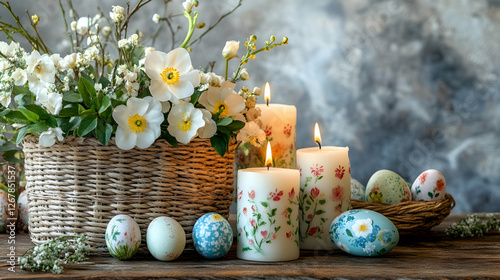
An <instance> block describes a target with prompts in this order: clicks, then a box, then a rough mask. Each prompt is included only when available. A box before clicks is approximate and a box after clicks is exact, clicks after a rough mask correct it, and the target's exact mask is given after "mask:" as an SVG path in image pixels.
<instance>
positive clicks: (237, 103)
mask: <svg viewBox="0 0 500 280" xmlns="http://www.w3.org/2000/svg"><path fill="white" fill-rule="evenodd" d="M224 102H225V103H226V105H227V107H228V108H229V111H230V112H231V113H239V112H241V111H243V109H245V99H243V97H242V96H241V95H239V94H231V95H229V96H228V97H227V98H226V99H225V100H224Z"/></svg>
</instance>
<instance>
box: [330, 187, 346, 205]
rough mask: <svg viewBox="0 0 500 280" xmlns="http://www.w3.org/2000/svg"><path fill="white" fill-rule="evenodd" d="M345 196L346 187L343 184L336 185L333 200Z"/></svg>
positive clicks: (333, 190)
mask: <svg viewBox="0 0 500 280" xmlns="http://www.w3.org/2000/svg"><path fill="white" fill-rule="evenodd" d="M343 197H344V188H342V187H341V186H338V185H337V186H336V187H335V188H333V189H332V196H331V198H332V200H333V201H337V200H342V198H343Z"/></svg>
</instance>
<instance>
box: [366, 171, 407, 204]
mask: <svg viewBox="0 0 500 280" xmlns="http://www.w3.org/2000/svg"><path fill="white" fill-rule="evenodd" d="M365 196H366V200H367V201H370V202H380V203H384V204H397V203H400V202H403V201H409V200H411V192H410V188H408V185H407V184H406V181H405V180H404V179H403V178H401V176H399V175H398V174H397V173H395V172H393V171H390V170H379V171H377V172H375V173H374V174H373V175H372V177H371V178H370V180H369V181H368V184H367V185H366V191H365Z"/></svg>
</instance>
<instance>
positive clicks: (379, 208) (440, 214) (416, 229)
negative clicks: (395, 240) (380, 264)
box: [351, 193, 455, 235]
mask: <svg viewBox="0 0 500 280" xmlns="http://www.w3.org/2000/svg"><path fill="white" fill-rule="evenodd" d="M351 207H352V209H368V210H372V211H375V212H378V213H380V214H382V215H384V216H386V217H387V218H389V220H391V221H392V223H394V225H395V226H396V227H397V228H398V231H399V233H400V234H402V235H412V234H420V233H425V232H427V231H429V230H430V229H431V228H432V227H434V226H437V225H439V224H440V223H441V222H442V221H443V220H444V219H445V218H446V217H447V216H448V215H449V214H450V211H451V209H453V207H455V200H454V199H453V197H452V196H451V195H450V194H448V193H447V194H446V195H445V197H444V198H443V199H441V200H438V201H406V202H401V203H398V204H392V205H389V204H382V203H375V202H367V201H361V200H357V199H352V200H351Z"/></svg>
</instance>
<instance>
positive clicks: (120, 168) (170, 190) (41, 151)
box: [23, 136, 236, 254]
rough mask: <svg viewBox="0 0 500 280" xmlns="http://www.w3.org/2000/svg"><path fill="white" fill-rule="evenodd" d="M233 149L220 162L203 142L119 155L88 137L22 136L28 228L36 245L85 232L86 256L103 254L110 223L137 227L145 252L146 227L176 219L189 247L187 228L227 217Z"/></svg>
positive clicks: (161, 142)
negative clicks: (121, 217) (45, 139)
mask: <svg viewBox="0 0 500 280" xmlns="http://www.w3.org/2000/svg"><path fill="white" fill-rule="evenodd" d="M235 146H236V144H234V143H233V144H231V145H230V151H229V152H228V153H227V154H226V155H225V156H224V157H221V156H220V155H218V154H217V153H216V152H215V150H214V149H213V148H212V146H211V144H210V140H209V139H193V140H192V141H191V142H190V143H189V144H187V145H183V144H179V146H178V147H177V148H175V147H172V146H171V145H170V144H168V143H167V142H166V141H164V140H157V141H156V142H155V143H154V144H153V145H152V146H151V147H149V148H147V149H137V148H134V149H132V150H127V151H125V150H120V149H119V148H118V147H117V146H116V145H115V144H114V143H113V142H110V143H109V144H108V145H107V146H103V145H102V144H101V143H99V142H98V140H97V139H95V138H83V137H68V138H66V139H65V140H64V141H62V142H57V143H56V144H54V145H53V146H52V147H43V146H40V145H39V144H38V139H37V138H36V137H33V136H27V137H25V139H24V141H23V150H24V153H25V170H26V171H25V172H26V178H27V190H28V205H29V230H30V236H31V240H32V241H33V242H34V243H35V244H40V243H43V242H44V241H46V240H49V239H53V238H56V237H59V236H64V235H79V234H85V235H87V236H88V237H89V240H88V242H87V244H89V245H90V248H91V251H92V253H97V254H99V253H106V252H107V249H106V242H105V238H104V233H105V231H106V227H107V224H108V222H109V220H110V219H111V218H113V217H114V216H115V215H118V214H127V215H129V216H131V217H133V218H134V219H135V220H136V222H137V223H138V224H139V227H140V229H141V233H142V244H141V249H140V252H143V253H144V252H147V251H146V250H147V249H146V245H145V240H146V230H147V226H148V225H149V223H150V222H151V221H152V220H153V219H154V218H156V217H159V216H168V217H172V218H174V219H175V220H177V221H178V222H179V223H180V224H181V225H182V227H183V228H184V230H185V232H186V240H187V248H189V247H192V238H191V237H192V228H193V225H194V223H195V222H196V220H197V219H198V218H199V217H201V216H202V215H204V214H206V213H209V212H217V213H219V214H221V215H222V216H224V217H225V218H228V216H229V206H230V204H231V202H232V200H233V196H232V192H233V164H234V149H235Z"/></svg>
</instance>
